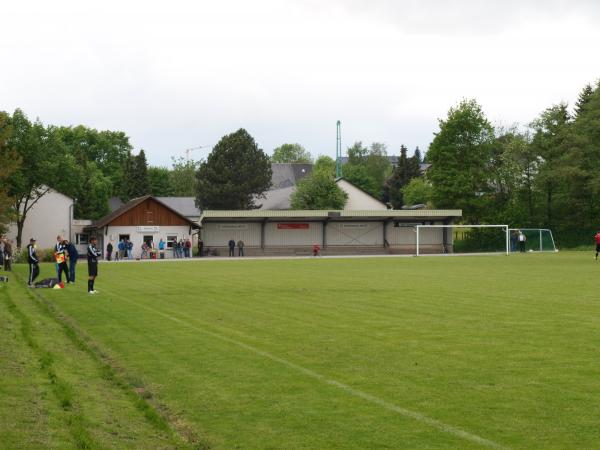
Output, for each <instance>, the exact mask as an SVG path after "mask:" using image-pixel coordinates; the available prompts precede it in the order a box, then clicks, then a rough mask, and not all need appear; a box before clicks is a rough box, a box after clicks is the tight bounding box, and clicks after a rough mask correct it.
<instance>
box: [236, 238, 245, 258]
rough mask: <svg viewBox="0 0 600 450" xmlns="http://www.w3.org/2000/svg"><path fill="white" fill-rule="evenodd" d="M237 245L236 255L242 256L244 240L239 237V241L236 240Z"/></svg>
mask: <svg viewBox="0 0 600 450" xmlns="http://www.w3.org/2000/svg"><path fill="white" fill-rule="evenodd" d="M237 247H238V256H244V241H242V240H241V239H240V240H239V241H237Z"/></svg>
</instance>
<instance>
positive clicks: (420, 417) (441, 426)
mask: <svg viewBox="0 0 600 450" xmlns="http://www.w3.org/2000/svg"><path fill="white" fill-rule="evenodd" d="M104 292H106V291H104ZM110 295H113V296H115V297H118V298H120V299H122V300H125V301H126V302H127V303H130V304H132V305H135V306H137V307H138V308H141V309H145V310H147V311H150V312H153V313H154V314H158V315H159V316H162V317H164V318H165V319H168V320H171V321H172V322H175V323H178V324H180V325H184V326H186V327H188V328H191V329H192V330H195V331H199V332H201V333H204V334H206V335H208V336H211V337H213V338H216V339H219V340H221V341H223V342H227V343H229V344H233V345H235V346H237V347H240V348H243V349H244V350H248V351H249V352H251V353H254V354H257V355H260V356H263V357H265V358H267V359H270V360H271V361H274V362H277V363H279V364H281V365H283V366H286V367H289V368H290V369H294V370H296V371H297V372H300V373H302V374H304V375H306V376H308V377H311V378H314V379H316V380H319V381H321V382H323V383H325V384H328V385H330V386H334V387H336V388H338V389H341V390H343V391H345V392H346V393H348V394H350V395H352V396H354V397H358V398H361V399H363V400H366V401H368V402H370V403H373V404H376V405H379V406H381V407H383V408H385V409H387V410H389V411H393V412H395V413H398V414H400V415H402V416H405V417H409V418H411V419H414V420H416V421H418V422H422V423H424V424H426V425H429V426H431V427H433V428H436V429H437V430H439V431H443V432H444V433H448V434H452V435H454V436H456V437H459V438H462V439H465V440H467V441H471V442H474V443H476V444H479V445H482V446H485V447H489V448H494V449H499V450H500V449H502V450H503V449H507V447H504V446H502V445H500V444H498V443H496V442H494V441H491V440H489V439H485V438H483V437H481V436H478V435H476V434H473V433H469V432H468V431H464V430H461V429H460V428H457V427H455V426H453V425H448V424H446V423H444V422H441V421H439V420H436V419H433V418H431V417H428V416H426V415H424V414H421V413H418V412H415V411H411V410H409V409H406V408H403V407H401V406H398V405H395V404H393V403H390V402H388V401H386V400H383V399H381V398H379V397H375V396H374V395H371V394H368V393H366V392H364V391H361V390H359V389H355V388H353V387H352V386H349V385H347V384H344V383H341V382H339V381H336V380H334V379H332V378H328V377H326V376H325V375H321V374H320V373H318V372H315V371H313V370H311V369H307V368H306V367H303V366H300V365H298V364H295V363H293V362H290V361H288V360H286V359H283V358H280V357H279V356H276V355H273V354H272V353H269V352H266V351H264V350H260V349H258V348H256V347H253V346H251V345H248V344H246V343H244V342H242V341H238V340H236V339H233V338H230V337H227V336H223V335H221V334H219V333H215V332H214V331H210V330H207V329H205V328H201V327H198V326H195V325H193V324H191V323H189V322H186V321H185V320H182V319H179V318H177V317H175V316H172V315H170V314H167V313H164V312H162V311H159V310H157V309H155V308H152V307H150V306H147V305H141V304H139V303H137V302H134V301H131V300H129V299H128V298H125V297H123V296H121V295H118V294H114V293H111V294H110ZM196 320H198V319H196Z"/></svg>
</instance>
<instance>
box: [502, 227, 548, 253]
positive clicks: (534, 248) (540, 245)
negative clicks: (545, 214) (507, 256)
mask: <svg viewBox="0 0 600 450" xmlns="http://www.w3.org/2000/svg"><path fill="white" fill-rule="evenodd" d="M508 232H509V241H510V251H511V252H518V251H521V244H520V240H519V235H520V234H523V235H524V236H525V241H524V242H525V244H524V251H527V252H556V251H558V250H557V249H556V245H555V243H554V236H553V235H552V231H551V230H549V229H547V228H510V229H509V230H508Z"/></svg>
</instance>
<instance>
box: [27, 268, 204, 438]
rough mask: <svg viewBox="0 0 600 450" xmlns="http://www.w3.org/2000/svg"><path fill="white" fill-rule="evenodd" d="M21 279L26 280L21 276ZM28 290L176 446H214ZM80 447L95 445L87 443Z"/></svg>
mask: <svg viewBox="0 0 600 450" xmlns="http://www.w3.org/2000/svg"><path fill="white" fill-rule="evenodd" d="M17 277H19V278H21V277H20V276H19V275H17ZM21 281H23V280H22V278H21ZM26 293H27V295H28V296H29V297H30V298H31V300H32V301H33V302H34V304H36V305H37V306H38V308H39V309H40V310H41V311H42V312H43V313H44V314H45V315H46V316H47V317H49V318H51V319H52V320H54V321H56V322H57V323H58V324H59V325H60V326H61V327H62V329H63V331H64V333H65V335H66V336H67V338H68V339H69V340H70V341H71V343H72V344H74V345H75V346H76V347H77V348H78V349H79V350H81V351H83V352H85V353H86V354H87V355H89V356H90V357H91V358H92V360H93V361H95V362H96V364H98V369H99V372H100V374H101V376H102V378H103V379H104V380H106V381H108V382H110V383H112V384H113V385H114V386H116V387H117V388H119V389H121V391H122V392H124V394H125V395H126V397H127V398H128V399H129V400H130V401H131V402H132V403H133V405H134V406H135V408H136V409H137V410H138V411H139V412H140V413H141V414H142V415H143V416H144V418H145V419H146V421H147V422H148V423H149V424H150V425H151V426H153V427H154V428H155V429H156V430H157V431H161V432H164V433H167V434H168V435H169V436H170V438H171V439H172V440H173V441H175V442H178V443H179V445H178V447H177V448H186V447H188V446H190V445H191V446H192V447H193V448H198V449H209V448H211V445H210V443H209V442H206V441H204V440H203V439H201V438H199V437H198V436H196V435H195V433H193V432H191V431H190V430H184V431H185V432H180V431H181V430H179V429H178V428H177V427H176V426H175V425H173V424H172V423H171V422H170V421H169V418H168V417H166V415H165V414H163V413H162V412H161V408H160V407H155V406H154V405H153V404H151V403H150V401H149V400H150V398H152V394H151V393H150V392H149V391H148V390H147V389H146V387H145V386H142V385H141V384H140V383H139V380H134V379H133V378H131V377H129V376H128V375H127V374H126V373H125V372H124V371H123V370H122V369H120V368H118V367H115V366H114V365H113V364H112V362H111V360H110V357H109V356H108V355H107V354H106V353H105V352H104V351H102V350H101V349H100V348H98V346H97V344H95V343H93V342H92V341H91V339H89V338H88V337H87V336H85V335H84V333H83V331H82V330H80V329H79V328H78V327H77V326H76V325H75V324H74V323H72V322H71V320H70V319H69V318H68V317H67V316H65V315H64V314H63V313H62V312H60V311H59V310H58V308H57V307H56V306H55V305H54V304H52V303H50V302H49V301H48V300H47V299H46V298H45V297H44V296H43V295H40V294H39V293H37V292H34V291H30V290H27V291H26ZM140 388H143V389H140ZM81 423H82V422H81V421H78V420H71V421H70V423H69V424H70V425H80V424H81ZM84 431H85V429H84ZM80 448H92V447H86V446H84V447H80Z"/></svg>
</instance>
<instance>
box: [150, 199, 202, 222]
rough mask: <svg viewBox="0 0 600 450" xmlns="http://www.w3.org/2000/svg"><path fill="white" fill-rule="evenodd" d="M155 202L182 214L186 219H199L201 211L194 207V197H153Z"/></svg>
mask: <svg viewBox="0 0 600 450" xmlns="http://www.w3.org/2000/svg"><path fill="white" fill-rule="evenodd" d="M155 198H156V200H158V201H159V202H161V203H162V204H164V205H166V206H168V207H169V208H171V209H173V210H175V211H177V212H179V213H180V214H183V215H184V216H186V217H187V218H188V219H197V218H198V217H200V214H201V211H200V209H199V208H198V207H197V206H196V199H195V198H194V197H155Z"/></svg>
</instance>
